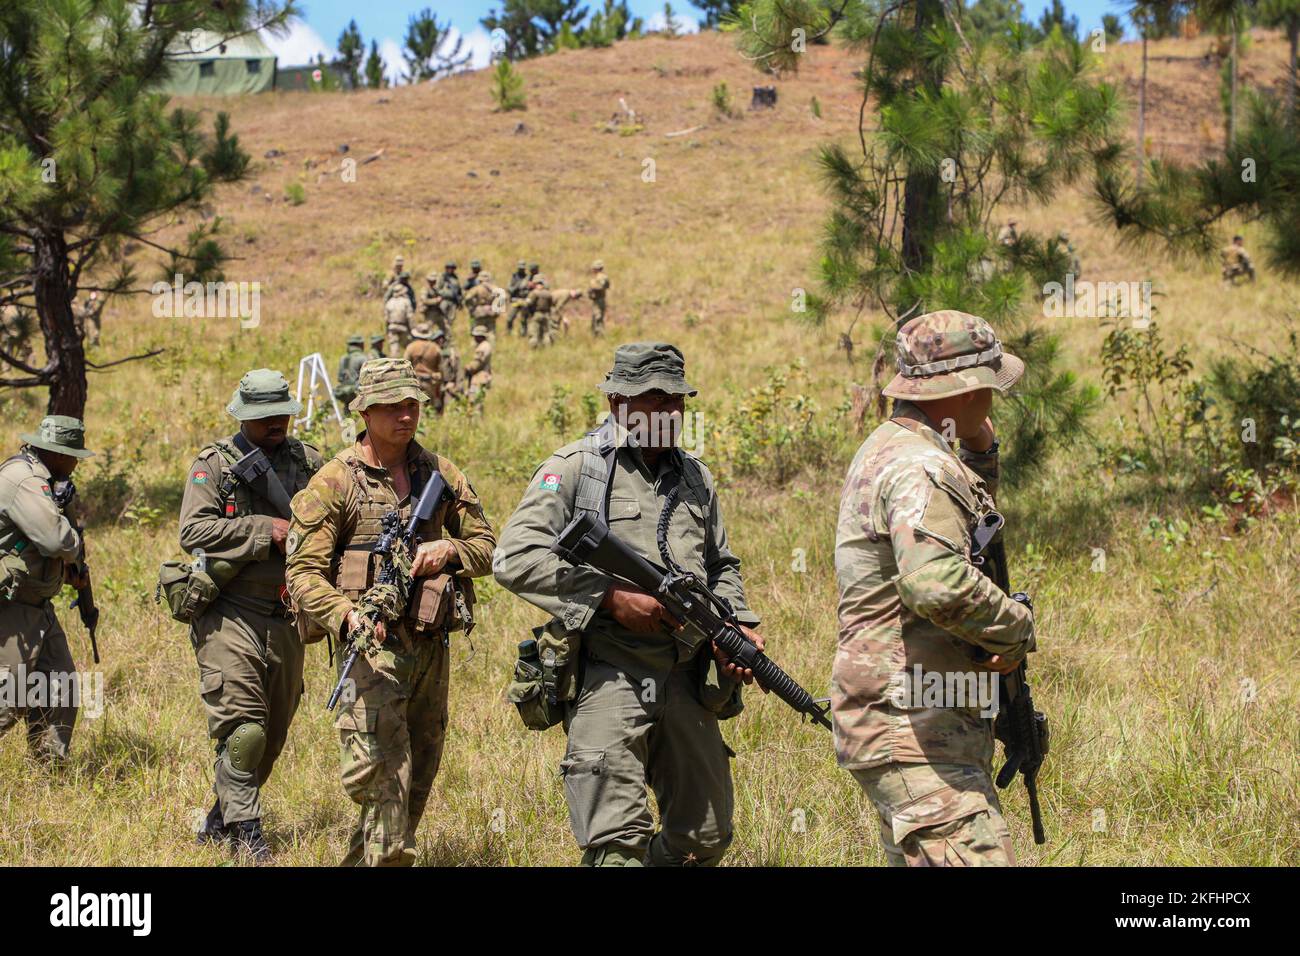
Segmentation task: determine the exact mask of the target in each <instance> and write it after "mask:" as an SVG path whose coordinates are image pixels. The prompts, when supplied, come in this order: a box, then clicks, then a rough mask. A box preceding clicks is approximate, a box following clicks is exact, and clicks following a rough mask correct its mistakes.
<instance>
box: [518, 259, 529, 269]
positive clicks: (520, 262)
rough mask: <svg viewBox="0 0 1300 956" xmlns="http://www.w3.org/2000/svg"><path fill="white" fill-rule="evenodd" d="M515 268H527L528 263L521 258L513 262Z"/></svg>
mask: <svg viewBox="0 0 1300 956" xmlns="http://www.w3.org/2000/svg"><path fill="white" fill-rule="evenodd" d="M515 268H516V269H527V268H528V263H527V261H525V260H523V259H520V260H519V261H518V262H516V263H515Z"/></svg>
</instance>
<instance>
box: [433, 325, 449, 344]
mask: <svg viewBox="0 0 1300 956" xmlns="http://www.w3.org/2000/svg"><path fill="white" fill-rule="evenodd" d="M446 337H447V330H446V329H443V328H437V329H434V330H433V333H432V334H431V335H430V336H429V338H431V339H433V341H435V342H436V341H438V340H439V339H445V338H446Z"/></svg>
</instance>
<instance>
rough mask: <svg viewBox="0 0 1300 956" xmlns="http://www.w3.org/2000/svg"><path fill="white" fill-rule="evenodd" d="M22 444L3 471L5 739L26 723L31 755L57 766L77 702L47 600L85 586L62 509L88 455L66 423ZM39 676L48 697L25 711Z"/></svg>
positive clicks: (54, 422) (76, 544)
mask: <svg viewBox="0 0 1300 956" xmlns="http://www.w3.org/2000/svg"><path fill="white" fill-rule="evenodd" d="M19 437H20V438H21V439H22V440H23V442H24V444H23V446H22V447H21V448H20V449H19V451H18V454H16V455H14V456H13V457H12V458H10V459H8V460H7V461H5V462H4V463H3V464H0V735H3V734H4V733H5V732H7V731H8V730H9V728H10V727H12V726H13V725H14V724H15V723H17V722H18V719H19V718H20V717H22V718H25V719H26V721H27V745H28V748H29V749H30V751H31V753H32V754H33V755H34V756H35V757H37V758H38V759H40V760H43V761H48V762H55V763H57V762H61V761H63V760H65V759H66V758H67V756H68V748H69V747H70V746H71V745H72V728H73V726H74V725H75V724H76V722H77V707H76V706H75V703H76V700H77V699H79V696H80V695H79V694H78V693H77V688H75V687H74V683H75V681H76V680H77V679H78V678H77V676H76V674H75V671H76V665H75V664H74V663H73V660H72V651H71V650H69V648H68V638H67V635H65V634H64V633H63V628H62V627H60V626H59V619H58V618H57V617H56V616H55V614H54V605H53V604H52V603H51V601H50V599H51V598H53V597H54V596H55V595H56V594H58V593H59V591H60V590H62V588H63V585H64V583H65V582H67V583H69V584H72V585H73V586H74V587H78V586H81V585H82V584H84V581H81V580H80V579H79V578H78V576H77V574H78V572H77V570H76V569H77V567H78V566H79V565H80V563H81V557H82V554H83V548H84V543H83V541H82V538H81V535H80V534H78V533H77V530H76V528H74V527H73V525H72V522H70V521H69V520H68V518H67V516H66V515H65V514H64V513H63V507H62V506H61V505H60V503H59V502H60V501H61V500H62V499H63V496H64V495H65V494H66V492H67V489H68V487H69V485H68V480H69V479H70V478H71V477H72V472H73V470H74V469H75V468H76V467H77V462H78V461H80V460H81V459H82V458H86V457H89V455H90V454H91V453H90V452H89V451H87V450H86V446H85V428H84V426H83V425H82V424H81V422H80V421H79V420H77V419H75V418H70V417H68V416H66V415H49V416H47V417H46V418H45V419H43V420H42V421H41V427H40V428H39V429H38V430H37V433H36V434H34V435H20V436H19ZM56 496H57V497H56ZM37 675H41V677H42V678H43V681H44V686H45V687H46V688H47V689H48V690H47V694H46V697H45V699H44V700H42V701H39V702H33V705H32V706H28V705H27V700H26V689H27V687H28V686H29V681H30V679H31V678H33V677H36V676H37ZM6 685H7V686H6Z"/></svg>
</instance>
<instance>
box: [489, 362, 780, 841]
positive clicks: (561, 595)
mask: <svg viewBox="0 0 1300 956" xmlns="http://www.w3.org/2000/svg"><path fill="white" fill-rule="evenodd" d="M600 388H601V390H602V391H603V392H605V393H606V394H607V395H608V396H609V407H610V417H609V418H608V419H607V420H606V422H605V423H604V424H603V425H601V427H600V428H598V429H597V430H596V431H594V432H592V433H591V434H590V435H589V436H587V437H586V438H584V439H582V440H580V441H576V442H574V443H572V444H570V445H566V446H565V447H564V448H561V449H560V450H559V451H557V452H556V453H555V454H554V455H552V456H551V457H550V458H548V459H547V460H546V461H545V462H544V463H543V464H542V466H541V467H540V468H538V469H537V471H536V473H534V475H533V477H532V479H531V480H530V481H529V484H528V490H527V491H526V492H525V493H524V497H523V500H522V501H521V502H520V503H519V507H518V508H517V509H516V510H515V513H514V515H512V516H511V518H510V521H509V523H508V524H507V525H506V527H505V529H504V530H503V531H502V534H501V545H500V548H499V549H498V551H497V557H496V559H495V562H494V564H493V568H492V570H493V574H494V575H495V576H496V580H497V582H498V583H499V584H501V586H502V587H504V588H505V589H506V590H508V591H511V592H513V593H514V594H517V595H518V596H519V597H521V598H523V599H524V600H526V601H528V602H529V603H531V604H535V605H536V606H537V607H539V608H541V609H542V610H543V611H545V612H546V613H547V614H549V615H551V616H552V618H553V621H552V626H553V627H558V628H560V629H561V630H564V631H568V632H575V633H581V654H582V661H581V664H580V665H579V666H580V669H579V671H578V676H577V680H578V686H579V690H578V693H577V696H576V697H575V698H574V699H573V700H572V701H570V702H569V703H568V705H567V709H566V714H565V718H564V727H565V730H566V732H567V733H568V736H569V741H568V748H567V750H566V752H565V756H564V760H563V762H562V763H561V764H560V773H561V775H562V776H563V778H564V794H565V798H566V800H567V801H568V804H569V823H570V826H571V828H572V830H573V835H574V838H575V839H576V840H577V842H578V845H579V846H580V847H581V848H582V849H583V850H584V851H585V852H584V854H583V857H582V860H583V863H585V864H587V865H591V866H639V865H642V864H643V863H644V864H652V865H670V866H671V865H686V864H702V865H709V864H714V863H717V862H718V861H719V860H720V859H721V857H722V855H723V853H724V852H725V851H726V849H727V846H728V845H729V844H730V843H731V840H732V807H733V795H732V783H731V765H730V758H731V757H732V756H734V754H733V753H732V752H731V750H730V749H729V748H728V747H727V745H726V743H725V742H724V741H723V739H722V732H721V729H720V727H719V720H720V719H725V718H726V717H730V716H735V714H737V713H739V711H740V707H741V702H740V685H741V682H749V681H752V678H753V675H752V674H751V673H750V672H749V671H742V670H738V669H737V668H736V667H735V665H733V664H731V663H730V662H728V661H727V660H726V658H725V657H723V656H722V655H721V654H720V653H719V652H718V651H717V650H716V648H712V646H711V645H710V644H708V642H707V640H706V639H705V636H704V635H703V634H700V633H698V632H695V631H694V630H693V629H691V628H689V627H686V628H685V629H683V627H682V625H681V623H680V622H677V621H674V620H673V619H672V618H671V617H670V616H669V615H668V612H667V611H666V610H665V608H664V607H663V605H662V604H660V603H659V601H657V600H656V599H655V598H654V597H653V596H652V595H650V594H646V593H645V592H642V591H640V590H639V589H637V588H635V587H633V586H631V585H627V584H623V583H620V582H617V581H615V580H614V579H612V578H610V577H608V576H606V575H605V574H603V573H601V572H599V571H596V570H595V569H593V568H590V567H572V566H571V565H569V564H568V563H567V562H565V561H564V560H562V559H561V558H559V557H558V556H556V555H555V554H553V553H552V552H551V545H552V544H553V543H554V542H555V538H556V535H557V534H558V533H559V532H560V531H561V530H562V529H563V528H564V527H565V526H566V525H567V524H568V523H569V521H570V520H571V519H572V518H573V517H574V516H575V514H576V512H577V511H579V510H583V511H595V512H596V513H597V514H600V513H601V512H602V511H603V512H604V513H606V514H607V516H608V521H609V526H610V531H611V532H612V533H613V534H615V535H616V536H617V537H618V538H619V539H621V540H622V541H623V542H625V543H626V544H627V545H629V546H630V547H632V548H633V549H634V550H636V551H638V552H639V553H640V554H642V555H643V556H645V557H646V558H648V559H649V560H652V561H655V562H656V563H658V562H659V560H660V558H659V550H658V547H657V544H656V528H657V526H658V524H659V521H660V518H661V514H662V512H663V511H664V508H665V505H666V503H667V501H668V497H669V493H670V492H672V491H673V490H674V489H676V490H677V492H678V494H679V496H680V497H679V499H678V500H677V503H676V506H675V507H674V508H673V509H672V512H671V514H670V515H669V516H668V519H667V520H668V521H669V524H668V541H669V547H670V549H671V551H672V555H673V557H674V558H675V560H676V561H678V562H681V563H682V565H683V566H684V568H685V570H686V571H688V572H691V573H694V574H696V575H698V576H699V578H700V580H701V581H703V582H705V583H706V584H707V585H708V586H709V587H710V588H711V589H713V590H714V592H716V593H717V594H718V596H719V597H722V598H724V599H726V600H727V601H729V602H730V603H731V605H732V607H733V608H734V609H735V612H736V616H737V618H738V619H739V620H740V621H741V622H742V623H743V625H744V627H743V630H744V631H745V632H746V633H747V634H748V635H749V636H750V638H751V639H752V640H754V641H755V643H757V644H758V645H759V647H762V646H763V641H762V638H760V637H759V636H758V635H757V634H756V633H754V632H753V630H751V629H752V628H755V627H757V626H758V618H757V617H756V616H755V615H754V614H753V612H751V611H750V610H749V608H748V606H747V604H746V602H745V591H744V585H743V583H742V581H741V576H740V560H739V559H738V558H737V557H736V556H735V555H734V554H732V552H731V549H730V548H729V547H728V545H727V531H726V525H725V524H724V522H723V519H722V512H721V510H720V508H719V504H718V498H717V495H716V494H715V491H714V483H713V476H712V475H711V474H710V472H709V470H708V468H706V467H705V466H704V464H703V463H702V462H701V461H699V459H697V458H695V457H694V456H692V455H690V454H687V453H686V452H684V451H683V450H682V449H681V448H679V447H677V440H678V436H679V434H680V426H681V419H682V415H683V412H684V409H685V398H686V396H688V395H695V394H696V390H695V389H694V388H692V387H691V386H690V385H688V384H687V383H686V380H685V363H684V361H683V359H682V353H681V352H680V351H678V350H677V349H676V348H675V347H673V346H671V345H666V344H664V343H637V344H633V345H623V346H620V347H619V348H618V350H617V352H616V353H615V357H614V368H613V370H612V371H611V372H610V373H609V375H608V376H606V379H605V381H604V382H602V383H601V385H600ZM648 790H653V791H654V793H655V798H656V801H657V803H658V806H659V813H660V822H661V827H660V829H659V830H658V832H656V830H655V821H654V816H653V814H652V813H651V811H650V807H649V804H648V802H647V797H648Z"/></svg>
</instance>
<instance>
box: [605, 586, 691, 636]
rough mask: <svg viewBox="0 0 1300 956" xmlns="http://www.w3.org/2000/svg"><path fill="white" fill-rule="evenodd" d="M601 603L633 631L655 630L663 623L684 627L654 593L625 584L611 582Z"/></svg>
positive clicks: (677, 628)
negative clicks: (647, 592)
mask: <svg viewBox="0 0 1300 956" xmlns="http://www.w3.org/2000/svg"><path fill="white" fill-rule="evenodd" d="M600 606H601V607H602V608H604V609H605V610H606V611H609V613H610V614H611V615H613V617H614V620H616V621H618V623H620V624H622V625H623V626H624V627H625V628H627V629H628V630H629V631H632V632H634V633H636V634H655V633H658V632H660V631H662V630H663V629H664V628H665V627H666V628H668V629H669V630H671V631H679V630H681V629H682V627H683V625H682V623H681V622H680V621H678V620H677V619H676V618H675V617H673V616H672V615H671V614H669V613H668V609H667V608H666V607H664V606H663V605H662V604H660V603H659V601H658V600H657V599H656V598H655V597H654V596H653V595H650V594H646V593H645V592H644V591H642V590H640V589H639V588H634V587H631V586H629V585H626V584H611V585H610V587H609V590H608V591H606V592H605V597H604V600H602V601H601V602H600Z"/></svg>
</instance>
